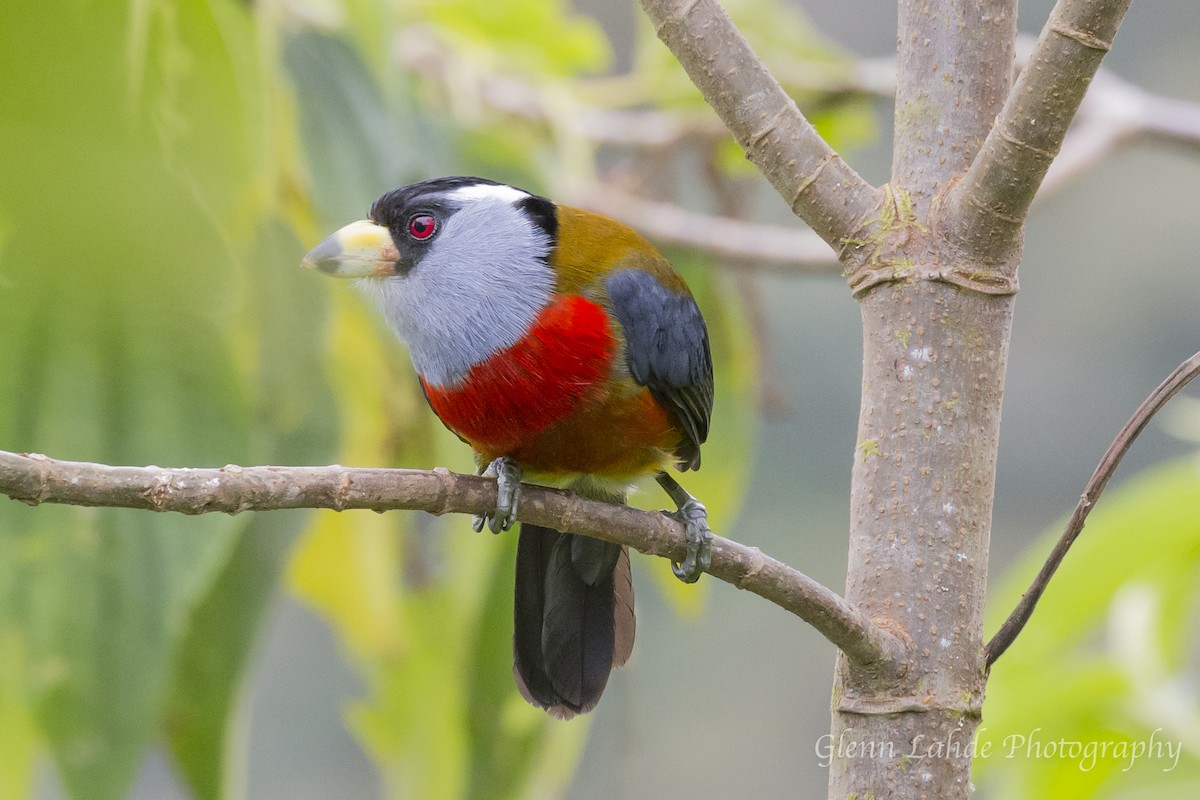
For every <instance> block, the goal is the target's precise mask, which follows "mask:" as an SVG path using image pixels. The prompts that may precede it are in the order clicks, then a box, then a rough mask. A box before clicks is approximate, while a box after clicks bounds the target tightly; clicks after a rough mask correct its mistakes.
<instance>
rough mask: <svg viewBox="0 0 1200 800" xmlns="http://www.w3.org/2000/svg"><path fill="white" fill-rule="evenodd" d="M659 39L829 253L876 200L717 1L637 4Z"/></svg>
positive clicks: (645, 0) (871, 209) (870, 188)
mask: <svg viewBox="0 0 1200 800" xmlns="http://www.w3.org/2000/svg"><path fill="white" fill-rule="evenodd" d="M642 8H643V9H645V11H646V16H648V17H649V18H650V21H651V22H653V23H654V30H655V32H656V33H657V34H658V38H660V39H662V41H663V43H664V44H665V45H666V46H667V47H668V48H670V50H671V52H672V53H674V54H675V57H676V58H677V59H678V60H679V63H680V64H682V65H683V68H684V69H685V70H686V71H687V73H688V76H689V77H690V78H691V79H692V83H694V84H696V87H697V88H698V89H699V90H700V92H701V94H703V95H704V99H705V100H706V101H707V102H708V104H709V105H710V106H712V108H713V110H714V111H716V112H717V115H718V116H719V117H720V118H721V121H722V122H724V123H725V126H726V127H727V128H729V131H730V132H731V133H732V134H733V136H734V138H735V139H737V142H738V144H739V145H741V147H742V149H743V150H745V152H746V157H747V158H749V159H750V161H752V162H753V163H754V165H755V166H756V167H758V168H759V170H761V171H762V173H763V175H765V176H766V178H767V180H768V181H769V182H770V183H771V185H772V186H774V187H775V191H777V192H779V194H780V195H781V196H782V197H783V199H784V200H786V201H787V202H788V205H789V206H790V207H791V209H792V211H793V212H795V214H796V215H797V216H799V217H800V218H801V219H803V220H804V221H805V222H807V223H808V224H809V226H810V227H811V228H812V229H813V230H814V231H816V233H817V234H818V235H819V236H820V237H821V238H822V239H824V240H825V241H826V242H828V243H829V244H831V245H833V246H834V247H835V248H837V247H840V246H841V244H842V240H843V239H846V238H849V237H850V236H851V235H852V234H853V233H854V231H855V230H856V229H857V228H858V226H859V224H860V223H861V222H862V221H863V220H864V219H866V218H868V217H869V216H870V215H871V214H873V213H875V212H876V211H877V209H878V207H879V203H880V198H881V195H880V193H879V191H878V190H876V189H875V188H874V187H873V186H871V184H869V183H867V181H866V180H864V179H863V177H862V176H860V175H859V174H858V173H857V172H855V171H854V170H853V169H852V168H851V167H850V165H849V164H847V163H846V162H845V161H843V160H842V159H841V157H840V156H838V154H837V153H836V152H834V151H833V149H832V148H831V147H830V146H829V145H828V144H827V143H826V142H825V140H824V139H822V138H821V135H820V134H819V133H817V131H816V129H815V128H813V126H812V125H811V124H810V123H809V121H808V120H807V119H805V118H804V115H803V114H801V113H800V109H798V108H797V107H796V103H795V101H793V100H792V98H791V97H790V96H789V95H788V93H787V92H786V91H784V89H783V87H781V86H780V85H779V82H778V81H776V80H775V78H774V77H772V76H771V73H770V72H769V71H768V70H767V68H766V66H765V65H764V64H763V63H762V61H760V60H759V58H758V56H756V55H755V54H754V51H753V50H752V49H751V47H750V45H749V43H747V42H746V40H745V39H744V38H743V37H742V34H741V32H739V31H738V29H737V28H736V27H735V26H734V24H733V22H732V21H730V19H729V17H728V16H727V15H726V14H725V11H724V10H723V9H722V8H721V6H720V5H718V4H717V2H716V0H642Z"/></svg>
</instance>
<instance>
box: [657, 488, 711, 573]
mask: <svg viewBox="0 0 1200 800" xmlns="http://www.w3.org/2000/svg"><path fill="white" fill-rule="evenodd" d="M664 513H665V514H666V515H667V516H668V517H670V518H671V519H673V520H676V521H678V522H682V523H683V526H684V529H685V530H686V531H687V555H686V556H685V557H684V559H683V562H682V563H679V564H676V563H675V562H674V561H672V562H671V571H672V572H674V573H675V577H676V578H679V580H681V581H683V582H684V583H695V582H696V581H698V580H700V576H701V575H702V574H703V573H705V572H707V571H708V568H709V567H710V566H711V565H712V536H713V535H712V529H711V528H709V527H708V510H707V509H706V508H705V507H704V504H703V503H701V502H700V501H699V500H697V499H696V498H694V497H693V498H690V499H688V500H687V501H686V502H685V503H684V504H683V505H681V506H680V507H679V510H678V511H675V512H670V511H667V512H664Z"/></svg>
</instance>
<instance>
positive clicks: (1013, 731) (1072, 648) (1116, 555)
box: [975, 459, 1200, 800]
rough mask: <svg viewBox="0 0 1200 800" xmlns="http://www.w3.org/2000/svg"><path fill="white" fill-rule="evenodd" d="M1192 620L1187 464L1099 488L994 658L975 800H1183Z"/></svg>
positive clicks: (1009, 597)
mask: <svg viewBox="0 0 1200 800" xmlns="http://www.w3.org/2000/svg"><path fill="white" fill-rule="evenodd" d="M1064 524H1065V523H1064ZM1061 530H1062V527H1061V525H1060V526H1059V527H1056V528H1052V529H1051V530H1049V531H1047V532H1046V535H1045V537H1044V539H1043V541H1041V542H1039V543H1038V544H1037V545H1035V546H1034V547H1032V548H1031V549H1030V552H1029V555H1028V557H1027V558H1025V559H1024V560H1023V561H1022V562H1021V563H1019V564H1018V565H1017V566H1016V567H1015V568H1014V569H1013V570H1012V571H1011V574H1010V575H1008V576H1007V577H1006V578H1005V579H1004V580H1003V581H1002V582H1001V583H1000V585H999V586H998V587H997V590H996V591H995V592H994V593H993V596H992V597H991V599H990V609H989V612H990V613H989V623H988V630H995V629H996V627H998V626H999V624H1000V622H1001V621H1003V619H1004V616H1005V615H1006V614H1007V613H1008V611H1009V610H1010V609H1011V608H1012V607H1013V605H1015V603H1016V601H1017V599H1018V598H1019V597H1020V595H1021V592H1023V591H1024V590H1025V588H1026V587H1027V586H1028V584H1029V581H1030V580H1031V579H1032V576H1033V575H1034V574H1035V573H1036V572H1037V569H1038V568H1039V567H1040V566H1041V562H1042V560H1043V559H1044V558H1045V554H1046V553H1047V552H1048V551H1049V549H1050V546H1051V544H1052V542H1053V541H1054V540H1055V539H1057V538H1058V535H1059V534H1060V533H1061ZM1198 612H1200V462H1197V461H1196V460H1195V459H1188V460H1185V461H1180V462H1175V463H1168V464H1165V465H1163V466H1161V467H1157V468H1155V469H1153V470H1150V471H1148V472H1146V473H1145V474H1143V475H1141V476H1139V477H1137V478H1136V479H1134V480H1132V481H1130V482H1128V483H1127V484H1125V485H1123V486H1120V487H1117V488H1112V489H1109V492H1108V493H1107V494H1106V496H1105V497H1104V499H1103V501H1102V502H1101V503H1100V504H1099V505H1098V506H1097V508H1096V510H1095V512H1093V513H1092V515H1091V517H1090V518H1089V520H1088V525H1087V527H1086V528H1085V529H1084V532H1083V534H1082V535H1081V537H1080V538H1079V540H1078V542H1077V543H1076V544H1075V546H1074V547H1073V548H1072V550H1071V553H1070V556H1069V557H1068V558H1067V559H1066V561H1065V563H1064V564H1063V566H1062V568H1061V570H1060V571H1059V573H1058V574H1057V575H1056V576H1055V578H1054V580H1053V581H1051V583H1050V586H1049V588H1048V589H1047V591H1046V594H1045V595H1044V596H1043V598H1042V600H1041V602H1040V603H1039V605H1038V608H1037V612H1036V613H1035V614H1034V616H1033V618H1032V620H1031V622H1030V624H1029V626H1028V627H1027V628H1026V629H1025V630H1024V631H1023V632H1022V634H1021V636H1020V637H1019V638H1018V639H1017V640H1016V642H1015V643H1014V644H1013V646H1012V648H1011V649H1010V650H1009V651H1008V652H1007V653H1005V654H1004V656H1003V657H1002V658H1001V659H1000V660H999V661H997V662H996V665H995V667H994V668H993V670H992V675H991V679H990V680H989V682H988V689H987V701H986V703H985V705H984V709H983V712H984V713H983V724H982V726H981V728H980V736H979V742H980V744H979V747H980V748H985V750H984V751H982V752H983V753H984V755H982V757H979V758H977V759H976V761H975V772H976V776H977V779H978V782H979V784H980V785H981V786H982V787H985V788H986V789H987V790H988V796H989V797H995V798H1014V799H1015V798H1027V797H1093V798H1106V799H1110V798H1111V799H1112V800H1116V798H1127V797H1147V796H1153V797H1194V796H1195V795H1196V793H1197V792H1198V791H1200V759H1198V758H1197V753H1200V702H1198V701H1197V695H1196V686H1195V674H1194V666H1193V665H1194V663H1195V654H1196V648H1197V646H1198V645H1200V642H1198V641H1197V638H1196V631H1197V626H1196V619H1197V613H1198ZM1060 742H1061V743H1063V744H1060ZM1105 745H1107V747H1108V748H1109V749H1108V750H1107V751H1103V750H1102V749H1101V748H1102V747H1103V746H1105ZM1168 748H1170V749H1168Z"/></svg>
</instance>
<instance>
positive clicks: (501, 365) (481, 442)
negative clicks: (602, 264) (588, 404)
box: [421, 295, 617, 453]
mask: <svg viewBox="0 0 1200 800" xmlns="http://www.w3.org/2000/svg"><path fill="white" fill-rule="evenodd" d="M616 347H617V343H616V339H615V338H614V337H613V334H612V329H611V327H610V326H609V322H608V316H607V315H606V314H605V312H604V309H603V308H601V307H600V306H599V305H598V304H596V303H594V302H592V301H591V300H588V299H586V298H584V297H581V296H579V295H567V296H562V295H560V296H557V297H556V298H555V299H554V300H553V301H552V302H551V303H550V305H548V306H546V308H544V309H543V310H542V312H541V314H539V315H538V317H537V319H536V320H535V321H534V323H533V325H531V326H530V328H529V330H528V331H527V332H526V334H525V335H524V336H523V337H522V338H521V339H520V340H518V341H517V342H516V343H515V344H513V345H512V346H511V347H508V348H506V349H504V350H501V351H499V352H497V353H495V354H493V355H492V356H491V357H489V358H488V359H487V360H486V361H483V362H481V363H479V364H476V365H475V366H474V367H472V368H471V371H470V372H468V373H467V377H466V380H464V381H463V383H462V385H461V386H457V387H452V388H446V387H441V386H432V385H429V384H427V383H425V381H424V379H423V378H422V380H421V384H422V386H424V387H425V394H426V396H427V397H428V398H429V405H431V406H432V407H433V410H434V411H435V412H436V413H437V415H438V416H439V417H440V418H441V419H442V421H443V422H445V423H446V425H447V426H448V427H449V428H450V429H451V430H453V431H455V432H456V433H458V435H460V436H461V437H463V438H464V439H466V440H467V441H468V442H469V443H470V444H471V445H472V446H473V447H475V448H476V449H478V450H484V451H488V452H495V453H505V452H510V451H512V450H513V449H514V448H516V447H517V446H519V445H520V444H521V443H522V442H525V441H528V439H529V437H531V436H533V435H535V434H537V433H540V432H541V431H544V430H545V429H546V428H548V427H550V426H551V425H553V424H554V423H555V422H558V421H560V420H562V419H563V418H564V417H566V416H567V415H568V414H570V413H571V411H572V410H574V409H575V408H576V406H577V405H578V404H579V402H580V401H581V400H582V399H583V398H584V397H585V396H586V395H587V394H588V393H589V391H591V390H592V389H593V388H594V387H596V386H597V385H598V384H602V383H603V382H604V381H605V380H607V378H608V374H609V366H610V365H611V363H612V358H613V353H614V352H615V351H616Z"/></svg>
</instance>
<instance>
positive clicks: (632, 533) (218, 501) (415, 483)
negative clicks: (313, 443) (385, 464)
mask: <svg viewBox="0 0 1200 800" xmlns="http://www.w3.org/2000/svg"><path fill="white" fill-rule="evenodd" d="M0 493H3V494H6V495H8V496H9V497H11V498H12V499H14V500H19V501H20V502H22V503H26V504H29V505H38V504H40V503H63V504H67V505H76V506H103V507H109V508H133V509H143V510H148V511H175V512H178V513H181V514H207V513H212V512H223V513H226V514H237V513H240V512H242V511H271V510H277V509H284V508H329V509H334V510H336V511H347V510H350V509H371V510H372V511H390V510H396V509H409V510H421V511H428V512H429V513H431V514H446V513H466V514H482V513H484V512H486V511H489V510H491V509H493V508H495V504H496V484H495V481H494V480H492V479H490V478H481V477H476V476H473V475H457V474H454V473H451V472H449V471H446V470H440V469H439V470H434V471H433V472H425V471H421V470H408V469H350V468H347V467H340V466H329V467H238V466H232V465H231V466H227V467H222V468H221V469H164V468H161V467H153V466H151V467H113V466H107V465H104V464H90V463H85V462H77V461H59V460H55V459H51V458H47V457H46V456H43V455H38V454H21V453H10V452H6V451H2V450H0ZM518 516H519V518H520V519H521V520H523V521H526V522H531V523H534V524H536V525H544V526H547V527H551V528H554V529H556V530H569V531H572V532H574V533H580V534H584V535H586V536H592V537H595V538H598V539H604V540H606V541H610V542H617V543H619V544H623V545H628V546H629V547H633V548H635V549H637V550H639V551H641V552H643V553H646V554H648V555H655V556H661V557H663V558H671V559H674V560H676V561H678V560H681V559H682V558H683V556H684V551H685V548H686V537H685V534H684V529H683V526H682V525H681V524H680V523H678V522H675V521H674V520H671V519H669V518H667V517H666V516H664V515H662V514H657V513H654V512H650V511H639V510H638V509H634V508H629V507H628V506H617V505H610V504H607V503H600V502H597V501H594V500H587V499H584V498H581V497H577V496H575V495H573V494H571V493H570V492H565V491H560V490H557V489H547V488H544V487H541V486H532V485H528V484H527V485H524V486H523V487H522V491H521V508H520V514H519V515H518ZM709 572H710V574H712V575H713V576H714V577H717V578H720V579H721V580H723V581H725V582H727V583H730V584H732V585H734V586H736V587H738V588H739V589H745V590H746V591H749V592H753V593H754V594H757V595H759V596H760V597H762V598H764V599H766V600H769V601H771V602H772V603H774V604H776V605H778V606H780V607H781V608H784V609H786V610H788V611H790V612H792V613H793V614H795V615H796V616H798V617H800V618H801V619H802V620H804V621H805V622H807V623H809V624H810V625H812V626H813V627H814V628H816V629H817V631H819V632H820V633H821V634H822V635H823V636H825V638H827V639H829V641H831V642H832V643H833V644H835V645H837V646H838V648H840V649H841V650H842V651H843V652H844V653H845V654H846V655H847V656H848V657H849V658H850V659H851V660H852V661H854V662H855V663H858V664H861V665H864V666H868V667H871V668H873V669H877V670H881V671H884V672H886V671H888V670H889V669H891V670H898V669H900V668H901V662H902V660H903V659H904V646H903V644H902V643H901V641H900V640H899V639H898V638H897V637H896V636H894V635H892V634H891V633H889V632H888V631H886V630H884V629H883V628H881V627H880V626H878V625H876V624H875V623H874V622H872V621H871V620H869V619H867V618H866V617H865V616H863V614H862V613H861V612H859V611H858V609H856V608H855V607H853V606H852V605H850V604H849V603H847V602H846V601H845V600H844V599H843V598H841V597H840V596H838V595H837V594H836V593H835V592H833V591H831V590H830V589H828V588H826V587H825V586H823V585H821V584H820V583H818V582H816V581H814V580H813V579H812V578H810V577H808V576H807V575H804V574H803V573H801V572H798V571H797V570H794V569H792V568H791V567H789V566H787V565H786V564H783V563H782V562H780V561H776V560H775V559H773V558H771V557H769V556H766V555H764V554H763V553H762V552H761V551H760V550H759V549H758V548H757V547H746V546H745V545H741V544H738V543H737V542H734V541H730V540H729V539H724V538H722V537H720V536H714V537H713V550H712V568H711V569H710V570H709Z"/></svg>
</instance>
